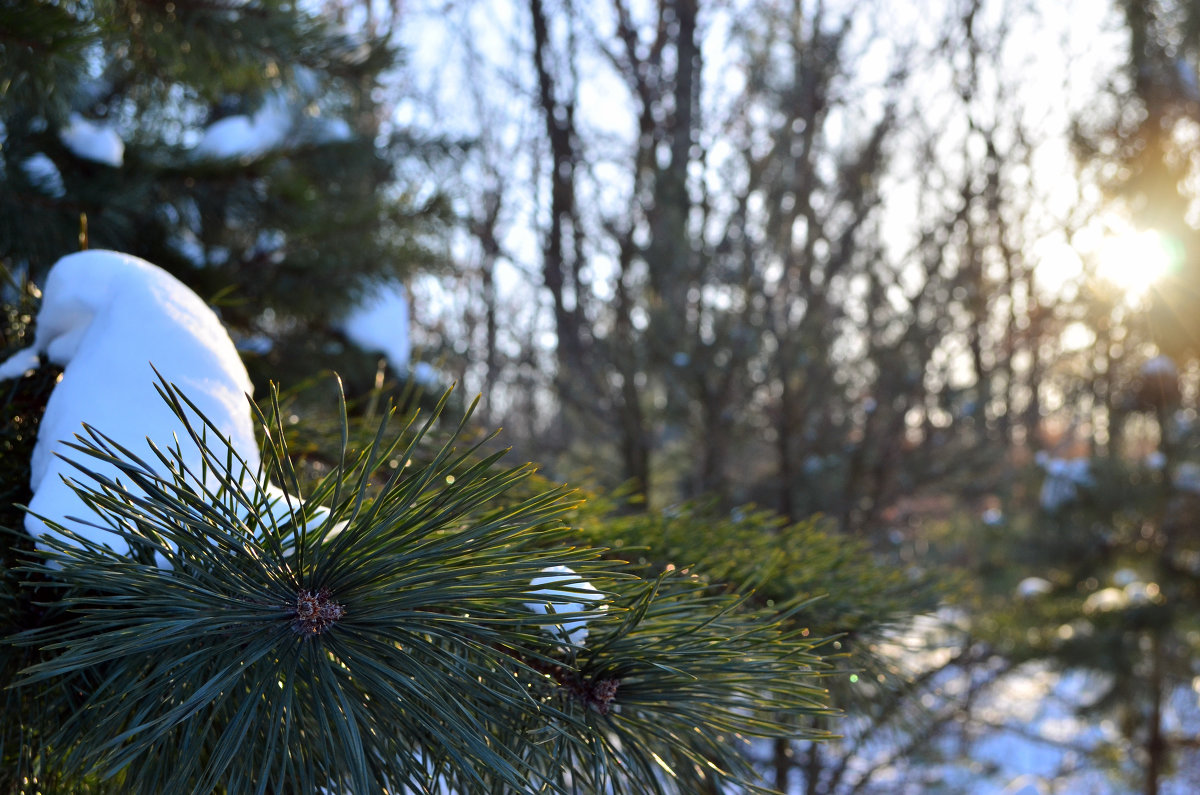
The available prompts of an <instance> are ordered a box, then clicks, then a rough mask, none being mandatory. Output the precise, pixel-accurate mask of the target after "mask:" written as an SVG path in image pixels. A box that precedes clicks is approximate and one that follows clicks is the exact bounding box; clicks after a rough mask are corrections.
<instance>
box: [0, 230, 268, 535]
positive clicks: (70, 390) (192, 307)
mask: <svg viewBox="0 0 1200 795" xmlns="http://www.w3.org/2000/svg"><path fill="white" fill-rule="evenodd" d="M43 296H44V298H43V301H42V307H41V310H40V311H39V312H38V317H37V332H36V335H35V337H34V342H33V345H32V346H30V347H29V348H27V349H25V350H23V351H19V352H18V353H16V354H15V355H13V356H12V357H11V358H9V359H8V361H6V362H4V363H3V364H0V380H2V379H6V378H14V377H19V376H21V375H22V374H23V373H25V372H26V371H27V370H29V369H31V368H33V367H36V366H37V365H38V357H39V354H40V355H44V356H45V357H46V358H48V359H49V360H50V361H51V362H54V363H55V364H59V365H62V366H63V367H64V370H63V375H62V380H61V381H60V382H59V384H58V385H57V386H55V388H54V391H53V392H52V393H51V395H50V400H49V402H48V403H47V405H46V412H45V415H44V416H43V417H42V422H41V426H40V427H39V429H38V438H37V442H36V444H35V446H34V450H33V457H32V459H31V462H30V467H31V476H30V485H31V486H32V488H33V499H32V500H31V501H30V504H29V509H30V513H28V514H26V517H25V527H26V529H27V530H28V531H29V532H30V534H32V535H33V536H35V537H41V536H42V535H44V534H45V533H47V532H48V531H49V528H48V527H47V526H46V524H45V523H44V522H43V521H42V519H41V518H38V517H44V518H45V519H47V520H51V521H54V522H58V523H60V524H63V525H66V526H69V527H70V528H71V529H72V530H73V531H74V532H76V533H78V534H79V535H81V536H83V537H85V538H87V539H89V540H91V541H95V542H97V543H103V544H108V545H109V546H110V547H112V548H113V549H114V550H117V551H121V552H126V551H128V545H127V544H126V543H125V541H124V540H123V539H121V538H120V537H119V536H117V535H115V534H113V533H111V532H109V531H107V530H104V529H101V528H98V527H91V526H89V525H87V524H85V522H96V523H100V524H103V521H102V520H100V518H99V517H97V516H96V515H95V514H94V513H93V512H92V511H91V509H90V508H88V507H87V506H86V505H84V503H83V502H82V501H81V500H80V499H79V497H78V496H76V494H75V493H74V492H73V491H72V490H71V489H70V487H69V486H67V484H66V483H64V482H63V480H62V478H63V477H64V476H65V477H68V478H79V477H80V473H79V472H78V471H77V470H76V469H75V468H74V467H73V466H71V465H70V464H69V463H67V462H65V461H63V460H62V459H61V458H59V457H58V456H59V455H62V454H67V455H72V453H71V451H70V450H69V449H68V448H67V447H66V446H65V444H64V440H71V439H72V438H73V437H74V436H75V435H76V434H79V433H82V432H83V428H82V425H83V424H84V423H87V424H88V425H90V426H92V427H94V428H96V429H97V430H98V431H100V432H102V433H104V434H106V435H108V436H109V437H111V438H112V439H114V440H115V441H116V442H117V443H118V444H121V445H123V446H125V447H127V448H128V449H130V450H132V451H133V452H134V454H136V455H139V456H141V455H142V454H145V455H146V456H148V457H149V456H150V455H151V454H150V451H149V448H148V442H147V440H148V439H150V440H153V441H154V443H155V444H156V445H157V446H158V447H159V448H160V449H162V448H167V447H170V446H172V445H174V444H175V439H176V438H178V444H179V445H180V449H181V452H182V454H183V458H184V461H185V462H186V464H187V465H188V466H197V467H198V464H199V462H200V461H201V456H200V452H199V450H198V449H197V448H196V446H195V445H194V444H193V443H192V442H191V441H190V439H189V437H188V436H187V434H186V433H185V432H184V430H183V428H182V425H181V423H180V421H179V418H177V417H176V416H175V414H174V413H172V411H171V409H170V408H169V407H168V406H167V404H166V403H165V402H164V401H163V400H162V398H161V397H160V396H159V395H158V393H157V391H156V390H155V384H156V383H157V382H158V380H159V379H158V376H156V375H155V373H154V370H153V369H152V367H151V365H152V364H153V366H154V367H155V368H157V369H158V371H159V372H160V373H161V374H162V377H163V379H165V380H166V381H167V382H169V383H172V384H174V385H175V386H177V387H178V388H179V390H180V391H181V392H182V393H183V394H184V395H186V396H187V397H188V398H190V399H191V400H192V401H193V402H194V403H195V404H196V406H197V408H199V410H200V411H202V412H203V413H204V415H205V416H206V417H208V419H209V420H211V421H212V423H213V424H214V425H215V426H216V427H217V428H218V429H219V430H220V432H221V434H222V435H224V436H226V437H228V439H229V441H230V443H231V445H232V448H233V450H234V451H235V452H236V453H237V454H238V455H240V456H241V457H242V459H244V460H245V461H246V464H247V466H248V467H249V468H250V472H255V471H256V470H257V469H258V462H259V458H258V445H257V443H256V442H255V437H254V424H253V421H252V418H251V413H250V406H249V402H248V399H247V397H248V395H249V394H250V393H251V390H252V387H251V384H250V379H249V377H248V376H247V374H246V368H245V367H244V366H243V365H242V361H241V359H239V358H238V354H237V351H236V350H235V348H234V345H233V342H232V341H230V339H229V335H228V334H227V333H226V331H225V329H224V328H223V327H222V325H221V322H220V320H218V319H217V316H216V315H215V314H214V313H213V312H212V310H211V309H209V308H208V306H206V305H205V303H204V302H203V301H202V300H201V299H200V298H199V297H198V296H197V295H196V294H195V293H193V292H192V291H191V290H189V289H188V288H187V287H185V286H184V285H183V284H182V283H181V282H179V281H178V280H177V279H175V277H173V276H171V275H170V274H168V273H167V272H166V271H164V270H162V269H160V268H158V267H156V266H154V265H151V264H150V263H149V262H146V261H145V260H141V259H138V258H137V257H132V256H129V255H127V254H119V253H116V252H113V251H85V252H81V253H78V254H71V255H69V256H66V257H63V258H62V259H60V260H59V261H58V262H57V263H56V264H55V265H54V267H53V268H51V270H50V273H49V276H48V277H47V280H46V285H45V289H44V290H43ZM214 443H215V440H212V439H210V440H209V444H210V446H212V445H213V444H214ZM75 455H76V457H77V458H78V455H77V454H75ZM149 460H150V461H155V460H156V459H154V458H152V457H150V458H149ZM86 466H87V467H88V468H89V469H91V470H93V471H95V472H97V473H98V474H101V475H104V476H107V477H111V478H114V479H115V478H116V477H117V471H116V469H115V468H113V467H111V466H106V465H104V464H102V463H101V462H99V461H96V460H94V459H88V460H87V461H86ZM71 518H77V519H80V520H82V522H71V521H68V520H69V519H71Z"/></svg>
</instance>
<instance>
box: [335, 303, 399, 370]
mask: <svg viewBox="0 0 1200 795" xmlns="http://www.w3.org/2000/svg"><path fill="white" fill-rule="evenodd" d="M341 328H342V331H343V332H345V334H346V336H347V337H349V338H350V340H351V341H352V342H353V343H354V344H355V345H357V346H359V347H360V348H362V349H363V350H365V351H370V352H372V353H382V354H383V355H384V356H385V357H386V358H387V360H388V364H390V365H391V366H392V369H393V370H396V371H397V372H400V371H403V370H404V369H405V368H406V367H408V361H409V358H410V357H411V356H412V344H411V342H410V341H409V336H408V332H409V319H408V293H407V291H406V290H405V289H404V285H403V284H400V283H399V282H389V283H387V284H384V285H382V286H380V288H379V289H378V290H377V291H376V292H374V293H372V294H370V295H368V296H367V297H366V298H365V299H364V300H363V301H362V302H361V303H360V304H359V305H358V306H357V307H355V308H354V309H353V310H351V311H350V313H349V314H348V315H347V316H346V318H345V319H344V320H343V321H342V322H341Z"/></svg>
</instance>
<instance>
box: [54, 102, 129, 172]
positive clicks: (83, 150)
mask: <svg viewBox="0 0 1200 795" xmlns="http://www.w3.org/2000/svg"><path fill="white" fill-rule="evenodd" d="M58 137H59V138H60V139H61V140H62V142H63V145H64V146H66V147H67V148H68V149H70V150H71V152H73V153H74V154H75V156H76V157H81V158H83V159H84V160H92V161H95V162H97V163H103V164H104V165H107V166H112V167H113V168H120V167H121V165H122V164H123V163H124V162H125V142H124V141H122V140H121V137H120V136H119V135H117V133H116V131H115V130H113V129H112V128H111V127H107V126H105V125H102V124H95V123H94V122H90V121H88V120H87V119H85V118H83V116H80V115H79V114H78V113H72V114H71V115H70V117H69V118H68V119H67V126H66V127H64V128H63V129H62V130H61V131H60V132H59V134H58Z"/></svg>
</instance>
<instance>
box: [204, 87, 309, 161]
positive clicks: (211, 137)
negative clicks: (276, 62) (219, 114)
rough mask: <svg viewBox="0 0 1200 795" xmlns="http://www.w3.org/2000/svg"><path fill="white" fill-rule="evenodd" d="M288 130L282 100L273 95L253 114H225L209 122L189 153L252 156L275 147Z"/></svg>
mask: <svg viewBox="0 0 1200 795" xmlns="http://www.w3.org/2000/svg"><path fill="white" fill-rule="evenodd" d="M291 130H292V115H291V113H289V112H288V109H287V106H286V104H285V102H284V101H283V99H282V98H279V97H272V98H271V99H269V100H268V101H267V102H266V103H264V104H263V106H262V107H261V108H259V109H258V111H257V112H256V113H255V114H254V115H253V116H247V115H244V114H243V115H238V116H227V117H226V118H224V119H220V120H218V121H215V122H213V123H212V124H210V125H209V126H208V127H207V128H205V130H204V136H203V137H202V138H201V139H200V143H199V144H197V145H196V148H195V149H194V150H193V152H192V153H193V155H195V156H196V157H198V158H200V159H202V160H234V159H249V160H253V159H255V158H259V157H262V156H263V155H265V154H267V153H268V152H270V151H271V150H273V149H275V148H277V147H278V146H279V145H280V144H282V143H283V142H284V140H286V139H287V137H288V134H289V133H290V132H291Z"/></svg>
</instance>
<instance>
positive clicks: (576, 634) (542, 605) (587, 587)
mask: <svg viewBox="0 0 1200 795" xmlns="http://www.w3.org/2000/svg"><path fill="white" fill-rule="evenodd" d="M542 574H544V575H545V576H543V577H534V578H533V581H532V582H530V585H531V586H533V587H534V588H537V587H538V586H540V585H551V584H554V583H561V584H562V586H564V587H566V588H570V589H571V590H557V589H555V588H540V589H539V590H537V591H534V592H533V593H534V595H535V596H544V597H546V601H543V602H529V603H527V604H526V605H525V606H526V607H528V608H529V609H530V610H532V611H533V612H535V613H537V614H538V615H545V614H546V613H547V612H552V613H554V614H556V615H560V614H567V613H579V612H582V611H584V610H593V609H597V606H596V605H595V603H596V602H599V601H600V600H601V599H603V598H604V597H603V595H602V594H601V593H600V592H599V591H598V590H596V586H594V585H592V584H591V583H590V582H587V581H585V580H581V579H579V577H578V575H576V574H575V571H574V570H573V569H571V568H570V567H568V566H550V567H548V568H545V569H542ZM550 599H575V600H576V601H574V602H552V601H549V600H550ZM607 607H608V605H604V604H601V605H599V608H598V609H600V610H605V609H606V608H607ZM587 623H588V620H587V619H586V618H581V619H577V620H575V621H564V622H563V623H561V624H555V625H553V626H547V627H546V630H547V631H549V632H552V633H554V634H556V635H559V636H561V637H562V638H563V639H565V640H566V641H568V642H569V643H572V644H574V645H576V646H582V645H583V644H584V641H586V640H587V633H588V630H587Z"/></svg>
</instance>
